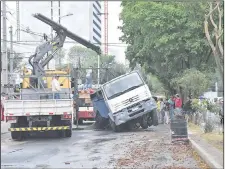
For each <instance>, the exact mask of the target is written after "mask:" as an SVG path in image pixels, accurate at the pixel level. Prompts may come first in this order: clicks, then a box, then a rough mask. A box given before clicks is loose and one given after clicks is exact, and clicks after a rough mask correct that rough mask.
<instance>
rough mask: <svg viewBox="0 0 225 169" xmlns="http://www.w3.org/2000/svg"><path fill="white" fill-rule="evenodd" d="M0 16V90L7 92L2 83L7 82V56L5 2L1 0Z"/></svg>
mask: <svg viewBox="0 0 225 169" xmlns="http://www.w3.org/2000/svg"><path fill="white" fill-rule="evenodd" d="M2 17H3V21H2V23H3V26H2V29H3V42H2V43H3V45H2V46H3V52H2V57H1V59H2V75H1V79H2V86H1V87H2V89H1V91H3V92H5V93H6V92H8V90H7V89H5V88H3V85H6V84H8V58H7V33H6V26H7V25H6V4H5V1H2Z"/></svg>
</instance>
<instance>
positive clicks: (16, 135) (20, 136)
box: [11, 123, 23, 141]
mask: <svg viewBox="0 0 225 169" xmlns="http://www.w3.org/2000/svg"><path fill="white" fill-rule="evenodd" d="M17 127H18V124H17V123H11V128H17ZM11 138H12V139H13V140H18V141H21V140H22V139H23V133H22V132H21V131H11Z"/></svg>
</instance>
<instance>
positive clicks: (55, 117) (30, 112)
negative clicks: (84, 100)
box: [3, 93, 73, 140]
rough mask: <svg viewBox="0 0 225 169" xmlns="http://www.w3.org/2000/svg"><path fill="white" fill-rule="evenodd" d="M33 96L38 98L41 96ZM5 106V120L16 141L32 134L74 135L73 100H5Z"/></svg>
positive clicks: (36, 94)
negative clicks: (54, 132) (48, 132)
mask: <svg viewBox="0 0 225 169" xmlns="http://www.w3.org/2000/svg"><path fill="white" fill-rule="evenodd" d="M33 95H34V96H35V97H38V95H41V94H40V93H33ZM42 95H43V94H42ZM22 99H23V98H22ZM3 106H4V120H5V121H6V122H8V123H10V128H9V131H10V132H11V137H12V139H14V140H22V139H23V138H26V137H27V136H28V135H29V134H31V133H32V132H44V131H56V132H57V133H58V135H59V136H65V137H71V135H72V119H73V100H72V99H57V100H56V99H37V100H36V99H30V100H29V99H25V100H21V98H20V100H3Z"/></svg>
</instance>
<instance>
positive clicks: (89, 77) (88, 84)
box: [84, 66, 92, 89]
mask: <svg viewBox="0 0 225 169" xmlns="http://www.w3.org/2000/svg"><path fill="white" fill-rule="evenodd" d="M91 87H92V66H90V67H89V69H87V71H86V81H85V85H84V89H90V88H91Z"/></svg>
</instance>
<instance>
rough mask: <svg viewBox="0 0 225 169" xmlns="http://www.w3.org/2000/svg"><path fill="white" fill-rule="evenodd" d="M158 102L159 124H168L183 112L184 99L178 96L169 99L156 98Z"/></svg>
mask: <svg viewBox="0 0 225 169" xmlns="http://www.w3.org/2000/svg"><path fill="white" fill-rule="evenodd" d="M155 100H156V102H157V111H158V120H159V123H163V124H168V123H169V122H170V121H171V120H173V119H174V115H178V114H180V113H181V110H182V104H183V103H182V99H181V98H180V96H179V95H178V94H176V95H175V96H171V97H170V98H169V99H163V98H155Z"/></svg>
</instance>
